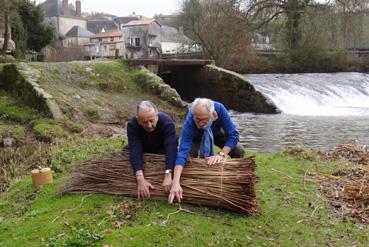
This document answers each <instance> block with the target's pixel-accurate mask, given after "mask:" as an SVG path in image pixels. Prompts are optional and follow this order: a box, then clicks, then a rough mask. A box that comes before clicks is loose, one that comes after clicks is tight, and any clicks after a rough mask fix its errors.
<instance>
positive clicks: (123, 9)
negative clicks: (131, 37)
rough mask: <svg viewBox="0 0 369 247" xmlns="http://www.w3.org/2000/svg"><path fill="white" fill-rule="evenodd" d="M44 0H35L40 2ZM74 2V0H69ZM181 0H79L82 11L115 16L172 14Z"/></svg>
mask: <svg viewBox="0 0 369 247" xmlns="http://www.w3.org/2000/svg"><path fill="white" fill-rule="evenodd" d="M44 1H45V0H36V3H42V2H44ZM69 2H70V3H73V4H75V0H69ZM181 3H182V0H81V4H82V12H91V11H93V12H104V13H108V14H113V15H117V16H127V15H131V14H132V13H133V12H135V13H136V14H138V15H143V16H145V17H148V18H150V17H153V16H154V15H155V14H166V15H168V14H174V13H176V12H178V11H179V9H180V7H181Z"/></svg>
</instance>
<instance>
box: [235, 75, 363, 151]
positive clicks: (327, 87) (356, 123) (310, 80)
mask: <svg viewBox="0 0 369 247" xmlns="http://www.w3.org/2000/svg"><path fill="white" fill-rule="evenodd" d="M244 76H245V77H246V78H247V79H248V80H249V81H250V82H251V83H252V84H253V85H254V87H255V88H256V90H258V91H260V92H262V93H263V94H264V95H265V96H266V97H268V98H269V99H270V100H271V101H273V102H274V104H275V105H276V106H277V107H278V108H279V109H280V110H281V111H282V113H281V114H276V115H274V114H273V115H265V114H249V113H237V112H231V116H232V118H233V119H234V120H235V122H236V124H237V126H238V129H239V132H240V135H241V143H242V144H244V145H245V146H246V148H248V149H253V150H258V151H266V152H272V151H279V150H281V149H283V148H284V147H286V146H290V145H301V146H304V147H309V148H314V149H318V150H322V151H328V150H333V149H334V148H335V147H337V146H338V145H340V144H343V143H347V142H349V141H352V140H354V139H357V140H359V141H360V143H362V144H369V75H368V74H364V73H329V74H328V73H327V74H319V73H317V74H251V75H244Z"/></svg>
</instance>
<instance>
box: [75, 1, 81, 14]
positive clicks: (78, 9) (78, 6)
mask: <svg viewBox="0 0 369 247" xmlns="http://www.w3.org/2000/svg"><path fill="white" fill-rule="evenodd" d="M76 16H77V17H81V16H82V11H81V1H80V0H77V1H76Z"/></svg>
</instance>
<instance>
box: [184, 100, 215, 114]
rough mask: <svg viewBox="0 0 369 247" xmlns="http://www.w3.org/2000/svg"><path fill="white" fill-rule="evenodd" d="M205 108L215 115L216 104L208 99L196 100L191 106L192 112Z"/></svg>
mask: <svg viewBox="0 0 369 247" xmlns="http://www.w3.org/2000/svg"><path fill="white" fill-rule="evenodd" d="M199 106H201V107H205V108H206V110H208V112H209V114H210V115H211V114H213V112H214V102H213V101H212V100H211V99H208V98H196V99H195V100H194V101H193V102H192V103H191V105H190V109H191V111H192V112H194V110H195V109H196V108H197V107H199Z"/></svg>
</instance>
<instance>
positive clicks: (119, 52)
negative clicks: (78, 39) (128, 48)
mask: <svg viewBox="0 0 369 247" xmlns="http://www.w3.org/2000/svg"><path fill="white" fill-rule="evenodd" d="M124 54H125V47H124V40H123V36H122V32H121V31H111V32H101V33H97V34H96V35H94V36H93V37H91V38H90V42H89V43H88V44H85V45H84V56H85V58H89V59H94V58H98V57H109V58H114V57H115V58H117V57H123V56H124Z"/></svg>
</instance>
